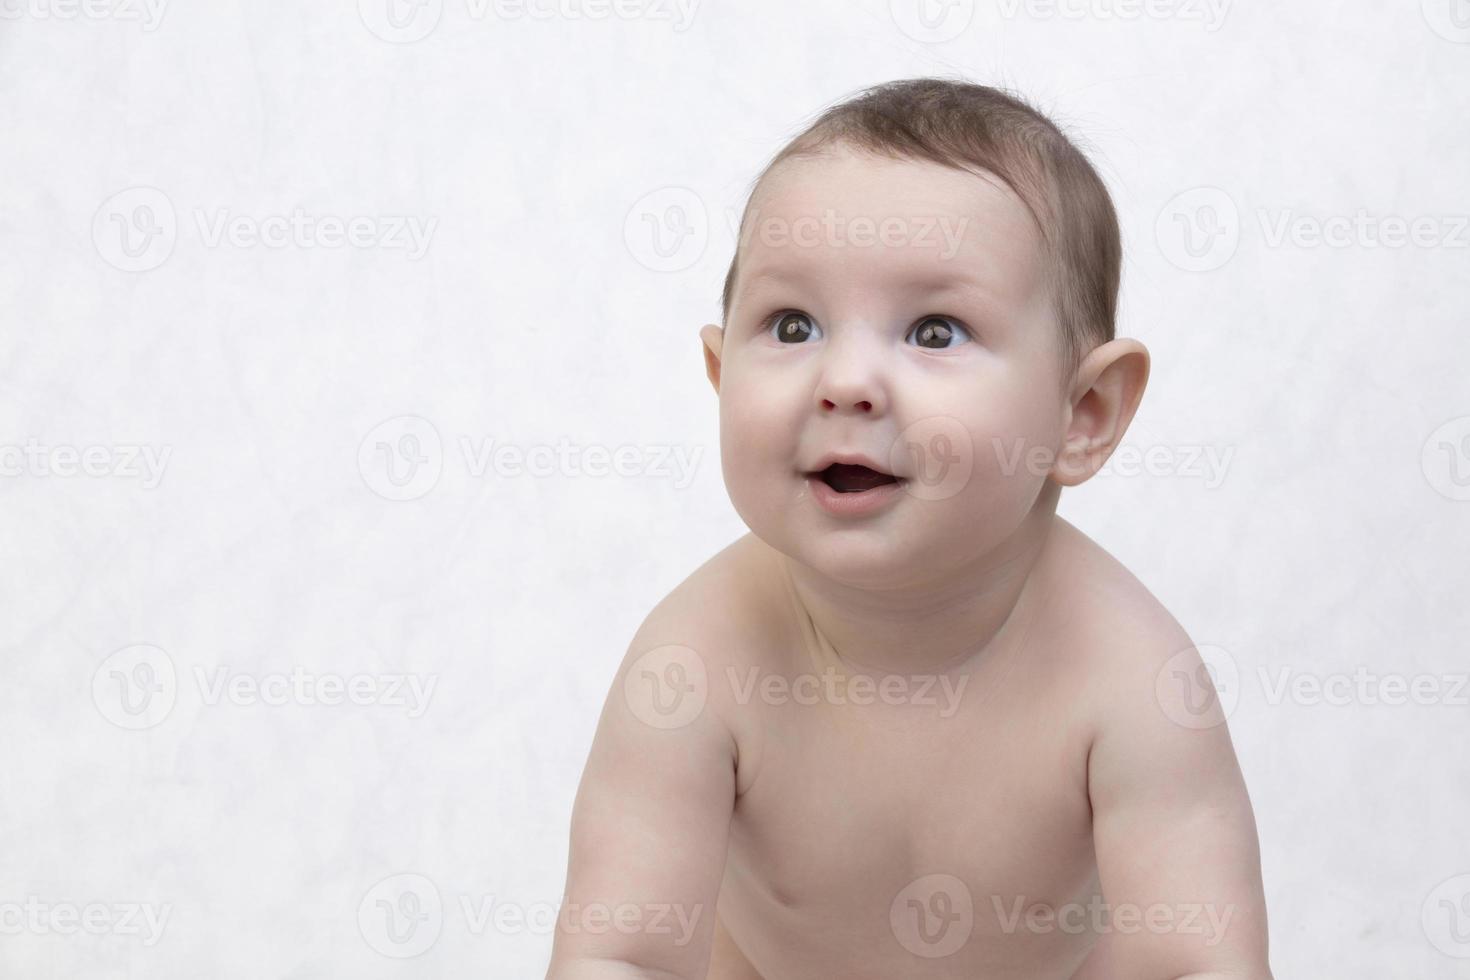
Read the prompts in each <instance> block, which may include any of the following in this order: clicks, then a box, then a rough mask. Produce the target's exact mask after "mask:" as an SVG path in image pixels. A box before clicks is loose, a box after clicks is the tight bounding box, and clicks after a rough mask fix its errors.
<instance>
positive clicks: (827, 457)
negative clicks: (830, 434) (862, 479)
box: [806, 452, 902, 479]
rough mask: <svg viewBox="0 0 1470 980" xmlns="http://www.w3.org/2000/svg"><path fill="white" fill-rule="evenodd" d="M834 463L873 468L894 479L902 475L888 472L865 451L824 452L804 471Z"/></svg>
mask: <svg viewBox="0 0 1470 980" xmlns="http://www.w3.org/2000/svg"><path fill="white" fill-rule="evenodd" d="M836 463H843V464H846V465H848V466H866V467H867V468H868V469H870V470H875V471H877V472H879V473H884V474H887V475H888V476H891V477H894V478H895V479H902V477H900V476H899V475H898V474H897V473H890V472H889V471H888V468H887V467H886V466H884V465H882V464H880V463H879V462H878V461H877V460H876V459H874V458H873V457H872V456H869V455H868V454H867V453H861V452H832V453H826V454H824V455H823V456H822V457H821V458H819V459H818V460H817V462H816V465H815V466H813V467H812V468H811V469H809V470H807V471H806V472H808V473H820V472H822V471H823V470H825V469H826V468H827V467H829V466H832V465H833V464H836Z"/></svg>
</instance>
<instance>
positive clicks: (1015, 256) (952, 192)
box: [547, 78, 1271, 980]
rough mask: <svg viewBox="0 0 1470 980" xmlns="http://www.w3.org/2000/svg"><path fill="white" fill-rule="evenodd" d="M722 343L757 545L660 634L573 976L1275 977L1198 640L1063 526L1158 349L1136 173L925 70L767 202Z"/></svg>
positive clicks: (1252, 844)
mask: <svg viewBox="0 0 1470 980" xmlns="http://www.w3.org/2000/svg"><path fill="white" fill-rule="evenodd" d="M740 238H741V240H740V243H739V245H738V247H737V249H736V254H735V259H734V261H733V263H732V264H731V267H730V272H729V275H728V277H727V278H726V281H725V291H724V310H723V313H724V317H723V326H719V327H717V326H715V325H713V324H711V325H708V326H705V327H704V328H703V329H702V331H701V333H700V338H701V340H702V342H703V351H704V361H705V366H706V370H707V373H708V376H709V380H710V382H711V383H712V384H713V385H714V388H715V391H716V392H717V393H718V398H719V407H720V447H721V456H722V462H723V470H724V477H725V483H726V486H727V488H728V490H729V493H730V499H731V501H732V502H733V504H734V506H735V509H736V511H737V512H738V513H739V515H740V517H741V518H742V519H743V520H744V521H745V523H746V524H747V525H748V526H749V528H750V531H751V533H749V534H747V535H745V536H744V537H742V538H740V539H739V540H737V541H736V542H735V543H733V544H731V545H730V546H729V547H727V548H725V549H724V550H723V551H721V552H719V553H718V554H717V555H715V556H714V557H713V558H711V559H710V560H709V561H707V562H706V563H705V564H704V565H702V566H700V567H699V568H698V569H697V570H695V571H694V572H693V573H692V574H691V575H690V576H689V577H688V578H687V579H686V580H685V581H684V582H683V583H681V584H680V585H679V586H678V587H677V588H675V589H674V590H673V591H672V592H670V593H669V594H668V596H666V597H665V598H664V599H663V600H662V601H661V602H660V603H659V604H658V605H657V606H656V607H655V608H654V609H653V610H652V612H650V613H649V614H648V616H647V618H646V619H645V620H644V621H643V624H642V626H641V627H640V628H639V630H638V632H637V634H636V635H635V636H634V637H633V640H632V642H631V643H630V644H629V646H628V650H627V654H626V656H625V658H624V659H623V661H622V664H621V666H620V668H619V670H618V673H617V676H616V679H615V681H614V682H613V685H612V690H611V692H610V693H609V695H608V698H607V701H606V703H605V705H604V707H603V711H602V715H601V718H600V721H599V723H598V728H597V733H596V737H595V740H594V743H593V745H592V748H591V752H590V755H589V758H588V760H587V765H586V769H585V771H584V773H583V775H582V782H581V786H580V789H579V791H578V794H577V799H576V803H575V806H574V808H573V812H572V821H571V828H572V829H571V848H570V856H569V864H568V874H567V885H566V895H565V899H564V901H563V905H562V910H561V916H560V919H559V921H558V925H557V931H556V938H555V943H554V946H553V950H552V957H551V964H550V969H549V972H548V974H547V976H548V978H549V980H615V978H617V980H621V978H648V980H655V978H657V980H670V978H697V977H709V978H710V980H905V978H920V980H922V978H931V977H932V978H940V977H946V978H965V980H980V978H991V977H1005V978H1016V980H1051V978H1056V980H1066V978H1076V980H1102V978H1118V980H1176V978H1181V977H1188V978H1192V980H1204V978H1218V980H1226V978H1230V980H1262V978H1270V977H1271V973H1270V967H1269V965H1268V963H1267V930H1266V911H1265V902H1264V898H1263V894H1262V886H1261V877H1260V858H1259V849H1258V844H1257V838H1256V830H1255V823H1254V817H1253V815H1252V812H1251V805H1250V800H1249V797H1248V796H1247V793H1246V789H1245V785H1244V783H1243V781H1242V779H1241V774H1240V769H1239V767H1238V765H1237V762H1236V758H1235V753H1234V749H1233V747H1232V745H1231V742H1230V736H1229V735H1228V733H1227V730H1226V726H1225V723H1224V713H1223V710H1222V708H1221V706H1220V704H1219V702H1218V699H1217V697H1216V691H1215V689H1214V687H1213V685H1212V684H1211V682H1210V677H1209V674H1208V673H1207V672H1206V670H1205V666H1204V663H1203V661H1202V659H1201V656H1200V654H1199V652H1198V651H1197V650H1196V649H1195V647H1194V645H1193V644H1192V643H1191V641H1190V638H1189V637H1188V636H1187V635H1186V634H1185V632H1184V630H1183V629H1182V628H1181V627H1180V626H1179V624H1178V623H1177V622H1176V621H1175V620H1174V619H1173V618H1172V617H1171V616H1170V614H1169V613H1168V612H1167V611H1166V610H1165V609H1164V608H1163V607H1162V606H1161V605H1160V604H1159V602H1158V600H1156V599H1155V598H1154V597H1153V596H1152V595H1151V594H1150V593H1149V592H1148V590H1147V589H1145V588H1144V587H1143V585H1141V584H1140V583H1139V581H1138V580H1137V579H1136V578H1134V577H1133V576H1132V575H1131V574H1130V573H1129V572H1128V571H1127V570H1126V569H1125V568H1123V566H1122V565H1120V564H1119V563H1118V562H1117V561H1116V560H1114V559H1113V558H1112V557H1110V556H1109V555H1108V554H1107V553H1106V552H1105V551H1104V550H1103V549H1102V548H1101V547H1099V546H1098V545H1097V544H1096V543H1095V542H1093V541H1092V540H1091V539H1090V538H1088V537H1087V536H1086V535H1084V534H1083V533H1082V532H1081V531H1079V530H1077V529H1076V528H1075V527H1073V526H1072V525H1071V524H1069V523H1067V522H1066V521H1064V520H1062V519H1061V518H1060V517H1058V516H1056V506H1057V499H1058V497H1059V495H1060V493H1061V489H1062V487H1069V486H1075V485H1077V484H1080V483H1082V482H1084V481H1085V480H1087V479H1088V478H1089V477H1090V476H1091V475H1092V474H1094V473H1095V472H1097V470H1098V469H1099V468H1100V467H1101V466H1102V465H1103V463H1104V462H1105V461H1106V460H1107V458H1108V456H1109V454H1110V453H1111V452H1112V451H1113V450H1114V449H1115V448H1116V447H1117V446H1118V445H1119V443H1120V441H1121V440H1122V438H1123V434H1124V432H1125V430H1126V429H1127V427H1128V424H1129V422H1130V421H1131V420H1132V418H1133V414H1134V411H1135V410H1136V409H1137V407H1138V403H1139V399H1140V398H1141V397H1142V395H1143V389H1144V385H1145V382H1146V381H1147V378H1148V373H1149V356H1148V352H1147V351H1146V350H1145V348H1144V347H1143V345H1142V344H1140V343H1138V342H1137V341H1135V340H1128V339H1121V338H1115V336H1114V317H1115V311H1116V308H1117V294H1118V280H1119V267H1120V264H1121V254H1122V249H1121V244H1120V235H1119V230H1118V223H1117V217H1116V214H1115V212H1114V209H1113V205H1112V203H1111V200H1110V199H1109V196H1108V192H1107V190H1106V189H1105V187H1104V185H1103V184H1102V182H1101V181H1100V180H1099V178H1098V176H1097V174H1096V172H1095V171H1094V170H1093V168H1092V167H1091V165H1090V164H1089V163H1088V162H1087V160H1086V158H1085V157H1084V156H1083V154H1082V153H1081V152H1080V151H1079V150H1078V149H1077V148H1076V147H1075V146H1074V145H1073V144H1072V143H1071V142H1069V140H1068V139H1067V138H1066V137H1065V136H1064V135H1063V134H1062V132H1061V131H1060V130H1059V129H1058V128H1057V127H1056V126H1055V125H1054V124H1053V123H1052V122H1051V121H1049V120H1048V119H1047V118H1046V117H1045V116H1044V115H1042V114H1041V113H1039V112H1038V111H1036V110H1035V109H1033V108H1031V107H1030V106H1028V105H1027V104H1025V103H1024V102H1022V101H1020V100H1018V99H1016V98H1014V97H1012V96H1010V95H1007V94H1005V93H1002V92H1000V91H998V90H996V89H992V88H988V87H985V86H980V85H974V84H968V83H964V82H961V81H951V80H945V79H933V78H930V79H913V80H906V81H898V82H891V83H888V84H884V85H879V86H876V87H874V88H871V89H868V90H866V91H864V92H862V93H860V94H859V95H858V96H856V97H854V98H853V99H851V100H849V101H847V102H844V103H843V104H840V105H837V106H835V107H833V108H831V109H830V110H828V111H827V112H825V113H824V114H822V115H821V116H820V117H819V118H818V119H817V120H816V121H815V122H814V123H813V124H812V125H811V126H810V127H809V128H808V129H806V130H805V131H804V132H802V133H801V134H800V135H798V136H797V137H796V138H795V139H794V140H792V142H791V143H790V144H788V145H787V146H786V147H785V148H783V149H782V150H781V152H780V153H778V154H777V155H776V157H775V158H774V159H773V160H772V161H771V164H770V165H769V166H768V167H767V168H766V170H765V171H764V172H763V173H762V174H761V175H760V177H759V179H758V180H757V181H756V183H755V186H754V187H753V189H752V191H751V194H750V199H749V202H748V203H747V206H746V210H745V215H744V217H743V219H742V222H741V228H740Z"/></svg>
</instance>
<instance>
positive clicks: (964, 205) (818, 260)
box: [739, 149, 1042, 303]
mask: <svg viewBox="0 0 1470 980" xmlns="http://www.w3.org/2000/svg"><path fill="white" fill-rule="evenodd" d="M740 235H741V240H740V243H739V248H740V254H741V258H740V263H741V265H742V267H743V268H744V269H746V270H749V271H750V272H751V273H752V275H754V276H760V275H763V274H768V273H771V272H776V271H779V272H781V273H784V274H786V276H787V277H794V276H796V275H800V274H802V273H810V274H812V275H821V274H823V273H824V272H825V273H829V274H830V273H835V272H837V271H838V270H839V267H840V269H841V270H842V271H844V272H847V273H854V272H857V273H858V278H860V279H861V280H862V281H865V282H881V281H886V280H888V279H891V278H894V277H897V278H902V279H909V280H913V279H917V280H919V281H921V282H928V283H931V284H937V283H939V282H940V281H941V280H943V279H945V278H947V277H953V278H958V279H964V280H969V281H973V282H975V283H977V284H979V285H980V286H982V287H983V288H986V289H988V290H989V291H991V292H992V293H993V294H997V296H998V298H1003V299H1007V300H1009V301H1012V302H1015V303H1020V302H1023V301H1024V300H1025V298H1027V297H1028V296H1030V295H1031V293H1032V291H1033V290H1034V288H1035V287H1036V286H1037V285H1038V284H1039V282H1040V279H1039V275H1040V262H1041V259H1042V252H1041V236H1040V232H1039V229H1038V228H1037V227H1036V224H1035V219H1034V218H1033V217H1032V215H1031V211H1030V209H1029V208H1027V206H1026V204H1025V202H1024V201H1022V200H1021V198H1020V197H1019V196H1018V195H1017V194H1016V193H1015V192H1014V191H1013V190H1011V188H1010V187H1009V186H1007V185H1006V183H1005V182H1004V181H1003V180H1001V179H1000V178H999V177H997V176H995V175H994V174H990V173H987V172H984V171H980V172H969V171H963V170H959V169H956V168H954V167H948V166H945V165H943V164H939V163H934V162H931V161H927V160H913V159H895V158H891V157H887V156H880V155H874V154H869V153H866V152H862V151H851V150H845V149H843V150H834V151H829V152H824V153H823V154H821V155H819V156H814V157H798V158H793V159H788V160H784V161H782V162H781V163H780V164H778V165H777V166H776V167H774V168H773V169H772V170H771V171H770V172H769V173H768V174H767V175H766V176H765V178H764V179H763V180H762V181H761V184H760V186H759V187H758V188H757V189H756V191H755V193H754V194H753V195H752V197H751V201H750V205H749V207H748V208H747V210H746V214H745V220H744V223H743V225H742V227H741V232H740ZM999 294H1006V295H1004V296H1001V295H999Z"/></svg>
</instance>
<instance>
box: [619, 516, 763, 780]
mask: <svg viewBox="0 0 1470 980" xmlns="http://www.w3.org/2000/svg"><path fill="white" fill-rule="evenodd" d="M777 571H778V569H777V566H775V565H774V564H773V559H772V554H771V552H770V549H769V547H768V546H766V545H765V544H764V543H763V542H761V541H760V540H759V539H758V538H756V537H755V536H754V535H752V534H746V535H744V536H743V537H741V538H739V539H737V540H736V541H734V542H732V543H731V544H730V545H728V546H726V547H725V548H724V549H722V550H721V551H719V552H718V553H716V554H715V555H713V556H712V557H711V558H710V559H709V560H707V561H706V562H704V563H703V564H702V565H700V566H699V567H698V568H696V569H695V570H694V571H692V572H691V573H690V574H689V575H688V576H687V577H686V578H685V579H684V580H683V581H682V582H680V583H679V584H678V585H677V586H675V587H674V588H673V589H672V590H670V591H669V593H668V594H667V595H665V596H664V597H663V599H661V600H660V601H659V602H658V603H657V604H656V605H655V606H654V607H653V609H652V610H650V611H649V613H648V615H647V616H646V617H645V618H644V620H643V623H642V624H641V625H640V626H639V628H638V631H637V632H636V633H635V635H634V637H633V640H632V642H631V643H630V644H629V647H628V652H627V655H626V657H625V659H624V663H623V666H622V668H621V669H620V671H619V676H618V678H617V681H616V683H618V684H629V685H642V686H643V687H646V688H647V691H646V697H647V699H648V703H649V704H650V708H649V710H660V709H659V707H658V706H659V705H667V706H669V710H670V711H671V712H672V711H673V710H675V709H674V707H673V705H674V704H675V703H676V701H677V703H678V706H679V707H678V709H677V710H680V711H682V712H683V713H684V714H685V715H690V714H694V713H699V714H708V716H709V718H708V720H709V721H712V722H715V723H717V724H718V725H719V727H720V728H722V729H724V730H727V731H728V732H729V735H730V738H731V739H732V740H733V742H734V745H735V750H736V754H737V760H738V761H737V769H738V770H739V771H738V777H739V778H738V786H737V789H738V790H739V791H741V792H743V791H744V789H746V788H747V787H748V786H749V784H750V782H751V781H752V780H753V778H754V770H755V761H756V759H757V758H758V756H759V745H760V738H759V726H757V725H756V724H755V720H754V718H753V717H752V713H751V711H749V710H748V706H746V705H744V704H742V703H741V702H740V700H739V697H738V694H739V692H740V691H741V690H742V687H741V685H740V684H739V683H738V682H737V679H738V678H740V677H744V676H746V675H748V674H749V673H750V672H751V671H752V670H758V671H768V670H777V669H779V663H780V661H779V657H780V651H781V650H783V649H785V647H784V646H783V645H782V642H781V638H782V636H783V635H784V632H783V630H784V629H785V620H783V618H782V616H781V612H782V610H781V607H780V600H781V596H782V593H781V592H780V591H779V583H778V581H777V580H776V577H775V576H776V573H777Z"/></svg>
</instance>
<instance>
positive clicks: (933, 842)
mask: <svg viewBox="0 0 1470 980" xmlns="http://www.w3.org/2000/svg"><path fill="white" fill-rule="evenodd" d="M1007 680H1008V683H1006V684H1004V685H996V686H995V687H994V688H992V689H990V690H986V691H982V690H978V689H973V690H965V689H963V688H961V689H960V690H959V691H958V696H954V695H955V693H956V692H955V690H954V687H953V686H951V687H950V688H949V690H948V692H946V690H945V689H944V688H943V687H942V686H939V685H931V688H930V693H931V694H932V697H930V698H928V699H926V698H924V696H923V695H921V694H920V692H919V687H920V685H921V684H922V679H915V680H914V681H913V682H912V683H910V685H909V686H908V688H907V689H901V688H900V687H899V686H897V685H890V693H891V694H894V695H895V696H893V697H887V698H885V697H884V696H882V695H881V694H880V693H879V692H878V691H876V690H873V691H871V692H866V697H865V696H864V695H865V692H863V691H857V690H848V691H846V692H845V695H844V692H843V691H842V690H841V689H840V688H835V687H830V686H829V687H828V688H827V689H826V690H825V691H823V692H820V693H818V694H816V695H815V696H814V697H808V698H805V699H802V698H801V697H799V696H798V694H799V692H800V689H799V688H798V687H797V686H796V685H795V684H794V683H793V685H792V687H791V689H790V695H791V696H790V697H788V698H786V699H785V700H781V699H780V698H779V697H778V698H771V697H766V698H763V699H757V702H756V705H755V707H753V709H752V710H754V711H756V712H757V713H758V716H759V717H758V720H757V724H758V726H759V727H758V734H756V735H755V736H753V737H752V739H751V745H752V755H755V756H758V758H753V759H751V760H750V761H751V762H752V764H754V765H758V774H757V775H756V777H755V780H754V782H753V783H752V784H751V785H750V786H749V787H748V788H747V789H746V791H745V792H743V793H742V795H741V796H740V797H739V799H738V801H737V804H736V808H735V812H734V816H733V820H732V823H731V831H730V849H729V856H728V859H727V870H726V876H725V882H724V888H723V890H722V892H721V896H720V906H719V912H720V916H721V919H722V920H723V921H724V922H725V923H726V925H727V927H728V928H729V930H730V932H731V934H732V936H734V938H735V939H736V941H737V942H739V943H740V945H741V946H742V948H745V949H746V950H747V952H748V953H749V955H750V956H751V958H752V960H753V961H755V962H756V965H757V966H761V967H763V968H764V969H765V970H766V971H769V973H770V974H771V976H770V977H768V980H775V977H776V976H779V975H781V974H783V973H786V972H789V974H790V975H792V976H802V975H839V974H840V975H843V976H851V977H854V978H856V977H861V976H865V975H866V973H865V971H867V970H872V971H874V975H875V976H878V975H883V976H895V975H905V976H935V977H939V976H948V975H951V974H950V972H949V971H955V972H954V974H953V975H956V976H971V977H973V976H983V975H986V974H985V971H986V970H992V969H994V970H1002V969H1015V968H1020V967H1025V968H1027V969H1031V970H1033V971H1034V972H1033V973H1032V974H1031V975H1034V976H1038V977H1039V976H1045V975H1047V974H1046V973H1045V972H1044V969H1043V968H1042V966H1041V964H1043V963H1044V962H1046V961H1048V960H1049V959H1056V960H1057V961H1058V962H1066V963H1068V964H1072V961H1073V959H1075V951H1076V950H1078V949H1082V948H1084V946H1085V938H1084V937H1079V936H1078V935H1077V934H1076V933H1075V932H1073V933H1071V934H1065V933H1054V934H1052V935H1049V936H1048V935H1045V934H1041V933H1038V932H1037V931H1036V930H1035V928H1034V927H1033V925H1032V924H1033V923H1034V922H1035V921H1037V919H1036V917H1035V916H1034V915H1032V916H1028V915H1027V910H1030V909H1034V908H1036V907H1038V906H1039V907H1042V908H1052V909H1055V908H1060V907H1062V906H1064V905H1067V904H1069V903H1075V902H1077V901H1078V899H1079V896H1083V895H1086V894H1088V893H1089V892H1091V891H1092V890H1094V889H1095V884H1096V880H1095V863H1094V859H1093V853H1092V843H1091V821H1090V809H1089V806H1088V803H1087V797H1086V789H1085V786H1086V782H1085V755H1086V745H1085V742H1084V741H1083V740H1082V737H1081V735H1080V731H1079V728H1078V726H1076V725H1075V724H1071V723H1069V721H1068V719H1067V717H1066V713H1065V711H1064V710H1063V708H1064V706H1060V705H1056V704H1052V703H1049V701H1048V700H1047V698H1046V697H1044V696H1043V695H1042V694H1041V692H1038V691H1036V690H1032V689H1028V687H1027V685H1026V683H1025V680H1024V678H1023V677H1019V676H1013V677H1010V678H1008V679H1007ZM808 686H809V687H810V686H811V685H808ZM1083 900H1084V901H1085V899H1083ZM839 965H840V966H841V967H842V969H841V970H837V967H838V966H839ZM1072 965H1075V964H1072ZM920 966H922V967H923V969H922V970H919V969H917V968H918V967H920ZM804 971H816V972H804ZM834 971H835V972H834ZM1058 975H1070V974H1069V972H1068V973H1063V974H1058Z"/></svg>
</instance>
